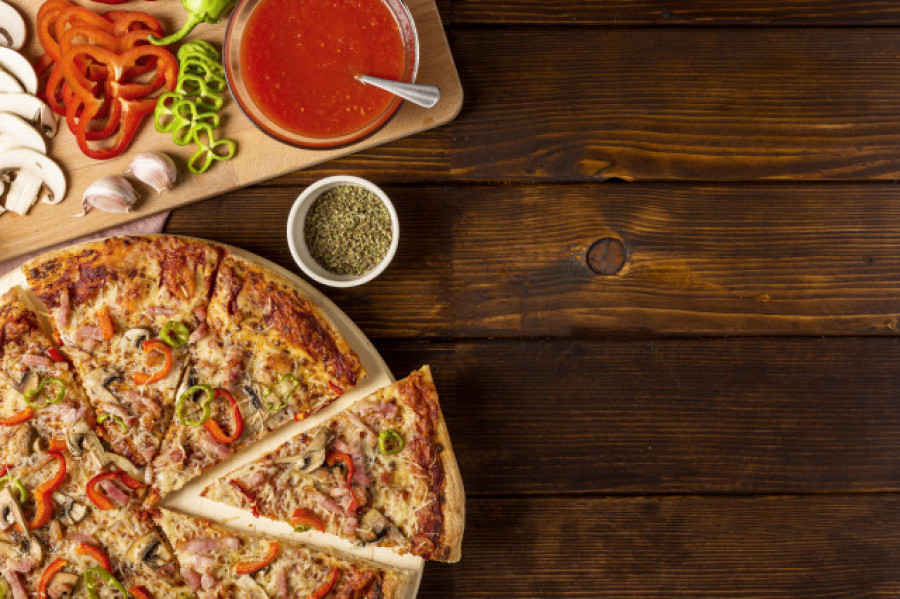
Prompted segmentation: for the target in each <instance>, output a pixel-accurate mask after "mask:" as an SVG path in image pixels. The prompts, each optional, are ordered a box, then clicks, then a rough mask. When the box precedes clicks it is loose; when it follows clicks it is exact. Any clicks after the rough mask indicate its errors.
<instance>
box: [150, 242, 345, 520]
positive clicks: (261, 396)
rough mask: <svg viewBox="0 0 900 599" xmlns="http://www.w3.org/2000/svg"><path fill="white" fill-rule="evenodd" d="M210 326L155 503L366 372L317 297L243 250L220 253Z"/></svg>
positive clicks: (195, 356) (187, 384) (193, 361)
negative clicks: (241, 253)
mask: <svg viewBox="0 0 900 599" xmlns="http://www.w3.org/2000/svg"><path fill="white" fill-rule="evenodd" d="M208 325H209V326H208V327H207V328H205V329H203V330H202V334H198V335H197V339H195V340H194V342H193V343H191V344H190V346H189V354H190V361H189V365H188V369H187V371H186V374H185V376H184V378H183V379H182V384H181V387H180V388H179V390H178V392H177V394H176V404H175V415H174V419H173V420H172V421H171V425H170V427H169V430H168V431H167V433H166V437H165V440H164V442H163V448H162V450H161V451H160V454H159V456H158V457H157V458H156V460H155V461H154V462H153V491H152V493H151V496H150V498H149V499H148V502H149V503H148V505H150V504H152V503H153V501H155V499H156V498H158V497H163V496H165V495H166V494H167V493H169V492H172V491H175V490H177V489H179V488H181V487H182V486H184V484H185V483H186V482H187V481H189V480H191V479H193V478H195V477H196V476H198V475H200V474H202V473H203V472H204V471H206V470H208V469H209V468H210V467H212V466H214V465H216V464H218V463H220V462H222V461H223V460H225V459H227V458H228V457H230V456H231V455H232V454H233V453H234V452H236V451H239V450H240V449H242V448H244V447H246V446H247V445H249V444H251V443H253V442H255V441H257V440H259V439H261V438H262V437H263V436H265V435H266V434H267V433H268V432H269V431H271V430H273V429H275V428H277V427H278V426H281V425H282V424H284V423H286V422H288V421H290V420H291V419H292V418H297V419H302V418H305V417H306V416H308V415H309V414H312V413H315V412H317V411H319V410H321V409H322V408H324V407H325V406H327V405H328V404H329V403H331V402H332V401H334V400H335V399H336V398H337V397H339V396H340V395H341V394H342V393H343V392H344V391H345V390H346V389H349V388H351V387H353V386H354V385H356V383H357V381H358V380H359V379H360V378H361V377H362V376H363V368H362V366H361V364H360V362H359V359H358V358H357V356H356V354H355V353H354V352H353V351H352V350H351V349H350V347H349V345H348V344H347V342H346V341H345V340H344V339H343V337H341V335H340V334H339V333H338V332H337V331H336V330H335V328H334V326H333V325H332V324H331V323H330V322H329V321H328V320H327V318H326V317H325V316H324V314H322V313H321V312H320V310H319V309H318V308H316V307H315V306H314V305H313V303H312V302H311V301H310V300H309V298H307V297H305V296H303V295H302V294H301V293H300V292H299V291H297V290H296V289H295V288H294V287H293V286H292V285H290V284H289V283H288V282H287V281H285V280H282V279H281V278H280V277H278V276H276V275H274V274H272V273H271V272H269V271H267V270H265V269H263V268H261V267H259V266H257V265H255V264H253V263H251V262H248V261H246V260H244V259H242V258H237V257H235V256H232V255H227V256H225V257H224V258H223V259H222V261H221V263H220V265H219V270H218V274H217V276H216V284H215V288H214V290H213V296H212V299H211V300H210V304H209V309H208Z"/></svg>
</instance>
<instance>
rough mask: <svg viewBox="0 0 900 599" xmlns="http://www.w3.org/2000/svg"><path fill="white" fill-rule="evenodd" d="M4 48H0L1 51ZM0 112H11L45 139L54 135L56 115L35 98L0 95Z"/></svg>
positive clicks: (23, 95)
mask: <svg viewBox="0 0 900 599" xmlns="http://www.w3.org/2000/svg"><path fill="white" fill-rule="evenodd" d="M3 49H4V48H0V50H3ZM0 112H11V113H13V114H15V115H18V116H20V117H22V118H23V119H25V120H26V121H28V122H29V123H31V124H32V125H34V126H35V127H37V128H38V129H40V130H41V132H42V133H43V134H44V135H46V136H47V137H53V136H54V135H56V115H55V114H53V110H52V109H51V108H50V107H49V106H47V104H46V103H44V102H43V101H42V100H41V99H40V98H38V97H37V96H32V95H31V94H0Z"/></svg>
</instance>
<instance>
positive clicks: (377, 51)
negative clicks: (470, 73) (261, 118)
mask: <svg viewBox="0 0 900 599" xmlns="http://www.w3.org/2000/svg"><path fill="white" fill-rule="evenodd" d="M240 51H241V64H242V65H243V70H244V80H245V82H246V85H247V90H248V93H249V94H250V96H251V97H252V98H253V100H254V102H255V103H256V105H257V106H258V107H259V109H260V110H261V111H262V112H263V113H265V114H266V115H267V116H268V117H269V118H271V119H272V120H273V121H275V122H276V123H278V124H279V125H281V126H282V127H284V128H285V129H289V130H290V131H293V132H294V133H297V134H300V135H305V136H308V137H331V136H339V135H344V134H347V133H350V132H353V131H355V130H357V129H359V128H360V127H361V126H363V125H365V124H366V123H369V122H371V121H372V119H373V118H374V117H375V116H376V115H377V114H379V113H380V112H381V111H382V110H384V108H385V107H386V106H387V105H388V104H389V103H390V102H391V101H392V99H393V96H392V95H391V94H389V93H388V92H385V91H382V90H380V89H377V88H375V87H372V86H370V85H364V84H362V83H360V82H359V81H357V80H356V79H355V78H354V76H355V75H366V74H368V75H375V76H376V77H384V78H386V79H399V78H401V77H402V76H403V72H404V48H403V39H402V37H401V35H400V29H399V27H398V25H397V22H396V21H395V20H394V16H393V14H391V11H390V9H389V8H388V7H387V6H386V5H385V4H384V3H383V2H382V1H381V0H262V1H261V2H260V3H259V5H258V6H257V7H256V9H254V11H253V13H252V14H251V15H250V18H249V19H248V21H247V25H246V27H245V29H244V35H243V40H242V42H241V48H240Z"/></svg>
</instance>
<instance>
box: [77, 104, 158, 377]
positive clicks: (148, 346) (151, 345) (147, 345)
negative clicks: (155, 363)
mask: <svg viewBox="0 0 900 599" xmlns="http://www.w3.org/2000/svg"><path fill="white" fill-rule="evenodd" d="M123 110H125V108H123ZM122 116H123V118H124V117H125V114H124V112H123V115H122ZM79 126H80V125H79ZM126 145H127V144H126ZM141 347H142V348H144V352H146V353H147V354H152V353H153V352H157V353H160V354H162V356H163V363H162V365H161V366H160V367H159V368H158V369H157V370H156V371H155V372H153V373H149V374H148V373H146V372H135V373H134V374H133V375H132V376H133V377H134V382H135V383H137V384H138V385H149V384H151V383H156V382H158V381H161V380H163V379H164V378H166V375H168V374H169V371H171V370H172V348H170V347H169V346H168V345H166V344H165V343H164V342H162V341H160V340H159V339H149V340H147V341H144V342H143V343H142V344H141Z"/></svg>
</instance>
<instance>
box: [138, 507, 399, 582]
mask: <svg viewBox="0 0 900 599" xmlns="http://www.w3.org/2000/svg"><path fill="white" fill-rule="evenodd" d="M156 522H157V523H158V524H159V526H160V528H161V529H162V531H163V532H164V533H165V535H166V537H168V539H169V541H170V542H171V543H172V546H173V548H174V550H175V555H176V557H177V559H178V561H179V563H180V565H181V569H180V572H181V574H182V576H183V577H184V579H185V581H187V582H188V584H189V585H190V586H191V589H192V590H193V592H194V593H196V596H197V597H198V598H199V599H226V598H231V597H247V598H248V599H257V598H259V599H267V598H268V597H316V598H319V599H321V598H324V597H342V598H345V599H361V598H363V597H365V598H372V599H374V598H376V597H379V598H381V597H383V598H386V599H389V598H392V597H396V598H399V597H403V596H405V594H406V592H407V587H408V585H409V584H410V581H411V576H410V574H409V573H408V572H406V571H404V570H399V569H394V568H389V567H386V566H376V565H372V564H369V563H366V562H362V561H359V560H356V559H353V558H349V557H339V556H337V555H336V554H333V553H326V552H323V551H317V550H313V549H311V548H308V547H306V546H304V545H301V544H299V543H291V542H288V541H284V540H274V539H269V538H265V537H262V536H259V535H254V534H249V533H242V532H238V531H235V530H232V529H228V528H225V527H222V526H218V525H214V524H211V523H210V522H208V521H206V520H200V519H196V518H192V517H190V516H185V515H182V514H179V513H176V512H172V511H170V510H165V509H160V510H157V511H156Z"/></svg>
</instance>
